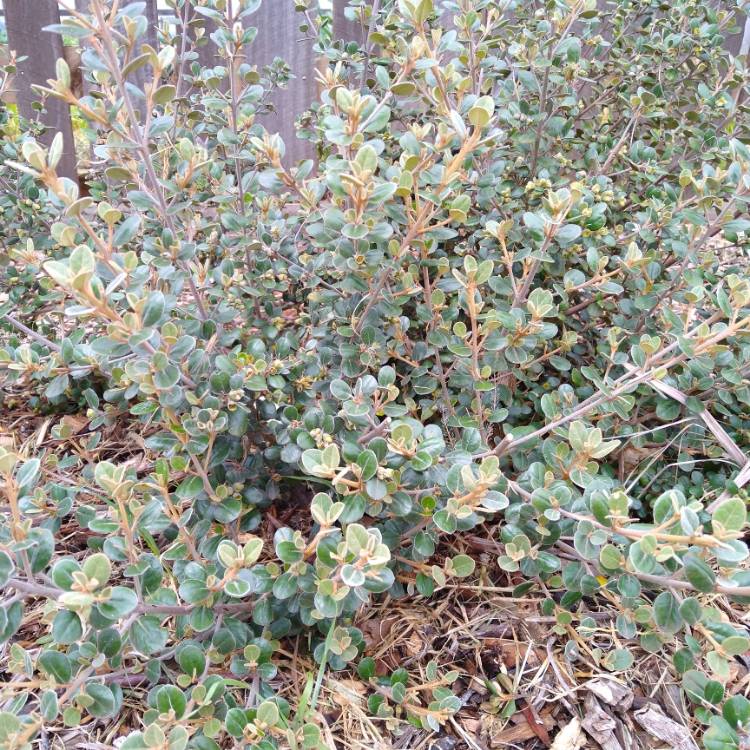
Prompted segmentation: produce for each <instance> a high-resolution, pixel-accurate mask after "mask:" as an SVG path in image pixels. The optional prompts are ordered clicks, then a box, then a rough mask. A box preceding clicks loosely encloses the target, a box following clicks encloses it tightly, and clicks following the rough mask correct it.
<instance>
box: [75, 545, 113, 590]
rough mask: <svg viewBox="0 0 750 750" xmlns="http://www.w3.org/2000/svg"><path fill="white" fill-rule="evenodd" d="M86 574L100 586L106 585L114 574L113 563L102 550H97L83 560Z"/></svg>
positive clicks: (83, 568)
mask: <svg viewBox="0 0 750 750" xmlns="http://www.w3.org/2000/svg"><path fill="white" fill-rule="evenodd" d="M81 570H83V573H84V575H85V576H86V578H88V579H89V580H90V581H96V582H97V585H98V586H99V587H101V586H104V585H105V584H106V583H107V581H109V577H110V576H111V575H112V564H111V563H110V562H109V558H108V557H107V556H106V555H105V554H102V553H101V552H96V553H95V554H93V555H90V556H89V557H87V558H86V559H85V560H84V562H83V567H82V568H81Z"/></svg>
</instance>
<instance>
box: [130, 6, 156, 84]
mask: <svg viewBox="0 0 750 750" xmlns="http://www.w3.org/2000/svg"><path fill="white" fill-rule="evenodd" d="M145 2H146V7H145V8H144V10H143V15H144V16H145V17H146V21H147V22H148V25H147V26H146V33H145V34H143V35H142V36H141V37H140V38H139V39H138V42H137V44H136V46H135V50H134V53H133V55H134V57H138V55H140V54H141V45H143V44H148V45H149V46H151V47H153V48H154V49H155V50H156V51H157V52H158V51H159V32H158V28H159V11H158V9H157V7H156V0H145ZM153 77H154V69H153V68H152V67H151V66H150V65H142V66H141V67H140V68H138V69H137V70H135V71H133V73H132V74H131V76H130V80H131V81H132V83H133V84H134V85H135V86H136V87H137V88H139V89H145V87H146V85H147V84H149V83H151V80H152V79H153Z"/></svg>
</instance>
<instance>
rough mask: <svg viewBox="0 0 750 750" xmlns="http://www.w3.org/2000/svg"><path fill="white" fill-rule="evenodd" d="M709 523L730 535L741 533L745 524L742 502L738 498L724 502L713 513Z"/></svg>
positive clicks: (745, 517) (745, 510)
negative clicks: (716, 525)
mask: <svg viewBox="0 0 750 750" xmlns="http://www.w3.org/2000/svg"><path fill="white" fill-rule="evenodd" d="M711 521H712V523H713V524H718V525H719V526H720V527H721V529H722V530H723V531H727V532H730V533H731V532H738V531H742V529H743V528H744V526H745V524H746V523H747V508H746V507H745V502H744V500H742V499H741V498H739V497H732V498H730V499H729V500H725V501H724V502H723V503H722V504H721V505H719V507H718V508H717V509H716V510H715V511H714V512H713V515H712V516H711Z"/></svg>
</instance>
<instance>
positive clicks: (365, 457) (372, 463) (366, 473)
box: [357, 449, 378, 482]
mask: <svg viewBox="0 0 750 750" xmlns="http://www.w3.org/2000/svg"><path fill="white" fill-rule="evenodd" d="M357 466H359V468H360V469H361V470H362V477H361V478H362V481H363V482H367V481H368V480H370V479H372V478H373V477H374V476H375V474H377V471H378V457H377V456H376V455H375V453H374V452H373V451H371V450H369V449H368V450H363V451H362V452H361V453H360V454H359V456H357Z"/></svg>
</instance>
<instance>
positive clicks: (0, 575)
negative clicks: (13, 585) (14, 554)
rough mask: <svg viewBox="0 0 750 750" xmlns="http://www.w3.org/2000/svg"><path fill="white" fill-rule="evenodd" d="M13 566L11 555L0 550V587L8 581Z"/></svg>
mask: <svg viewBox="0 0 750 750" xmlns="http://www.w3.org/2000/svg"><path fill="white" fill-rule="evenodd" d="M15 568H16V566H15V565H14V563H13V559H12V558H11V556H10V555H9V554H8V553H7V552H6V551H5V550H0V587H2V586H5V585H6V584H7V583H8V581H9V580H10V578H11V576H12V575H13V571H14V570H15Z"/></svg>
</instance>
